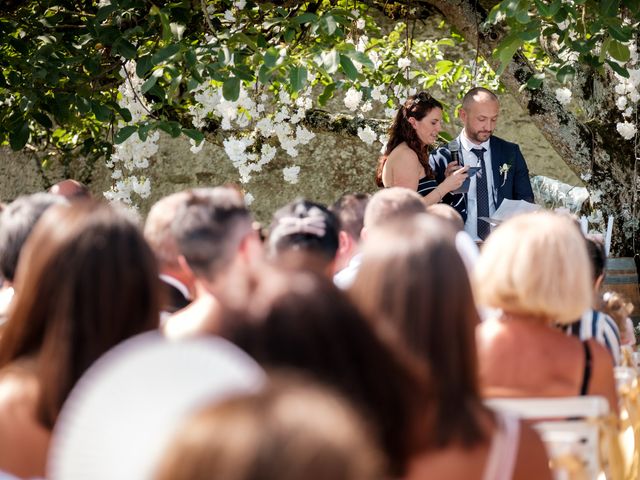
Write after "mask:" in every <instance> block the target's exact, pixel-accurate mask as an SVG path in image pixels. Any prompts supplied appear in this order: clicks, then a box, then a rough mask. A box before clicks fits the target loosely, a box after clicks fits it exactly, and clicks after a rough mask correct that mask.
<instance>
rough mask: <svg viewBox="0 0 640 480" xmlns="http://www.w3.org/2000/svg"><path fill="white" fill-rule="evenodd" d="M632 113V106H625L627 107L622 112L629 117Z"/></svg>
mask: <svg viewBox="0 0 640 480" xmlns="http://www.w3.org/2000/svg"><path fill="white" fill-rule="evenodd" d="M632 114H633V108H632V107H627V109H626V110H625V111H624V112H622V116H623V117H630V116H631V115H632Z"/></svg>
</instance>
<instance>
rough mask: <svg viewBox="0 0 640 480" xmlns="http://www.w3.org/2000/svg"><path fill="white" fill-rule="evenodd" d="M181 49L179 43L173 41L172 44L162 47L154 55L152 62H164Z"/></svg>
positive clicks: (155, 63)
mask: <svg viewBox="0 0 640 480" xmlns="http://www.w3.org/2000/svg"><path fill="white" fill-rule="evenodd" d="M179 51H180V44H179V43H172V44H171V45H167V46H166V47H164V48H161V49H160V50H158V51H157V52H156V53H154V54H153V56H152V62H153V64H154V65H157V64H159V63H162V62H164V61H165V60H168V59H169V58H171V57H173V56H174V55H175V54H176V53H178V52H179Z"/></svg>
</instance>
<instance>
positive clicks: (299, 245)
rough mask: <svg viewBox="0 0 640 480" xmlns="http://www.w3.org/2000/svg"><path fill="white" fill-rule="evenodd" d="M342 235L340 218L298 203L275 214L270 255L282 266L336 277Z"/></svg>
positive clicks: (318, 206) (304, 202)
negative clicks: (337, 256) (335, 271)
mask: <svg viewBox="0 0 640 480" xmlns="http://www.w3.org/2000/svg"><path fill="white" fill-rule="evenodd" d="M339 232H340V223H339V221H338V218H337V217H336V216H335V215H334V214H333V213H332V212H331V211H329V209H327V207H325V206H324V205H321V204H319V203H315V202H311V201H309V200H304V199H299V200H295V201H293V202H291V203H289V204H287V205H285V206H284V207H282V208H280V209H279V210H278V211H277V212H276V213H275V214H274V215H273V220H272V221H271V226H270V227H269V236H268V238H267V242H266V245H267V254H268V256H269V258H270V259H271V260H272V261H274V262H275V263H278V264H280V265H287V266H289V267H293V268H302V269H306V270H312V271H315V272H317V273H320V274H322V275H325V276H327V277H333V273H334V270H335V262H336V254H337V252H338V243H339V240H338V236H339Z"/></svg>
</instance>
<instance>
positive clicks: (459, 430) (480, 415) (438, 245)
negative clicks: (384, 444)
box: [350, 214, 551, 480]
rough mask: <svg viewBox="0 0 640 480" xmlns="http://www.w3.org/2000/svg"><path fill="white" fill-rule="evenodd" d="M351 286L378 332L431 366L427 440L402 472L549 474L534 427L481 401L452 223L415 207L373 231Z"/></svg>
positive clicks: (413, 475) (470, 306)
mask: <svg viewBox="0 0 640 480" xmlns="http://www.w3.org/2000/svg"><path fill="white" fill-rule="evenodd" d="M350 294H351V295H352V297H353V298H354V299H355V301H356V303H357V304H358V305H359V306H360V307H361V309H362V310H363V312H364V313H365V314H367V315H368V318H370V319H374V320H375V322H376V323H375V324H376V326H377V328H378V329H379V330H383V331H385V332H389V331H391V332H392V333H393V334H395V335H396V336H398V337H399V338H400V339H401V341H402V342H403V343H404V344H405V345H406V348H407V349H409V350H410V351H411V352H412V353H413V354H415V355H416V356H417V357H418V358H420V359H421V360H422V361H423V362H424V364H425V365H426V366H427V367H428V368H429V371H430V372H431V379H430V380H431V382H430V385H431V389H432V392H433V393H432V397H433V400H432V402H431V403H430V404H429V411H430V412H432V415H433V420H432V421H433V425H432V426H431V428H430V429H429V430H428V432H427V434H428V437H429V443H428V444H427V447H426V448H425V449H424V450H423V451H421V452H419V453H418V454H417V455H415V456H414V457H413V458H412V461H411V463H410V468H409V471H408V474H407V475H406V476H405V477H404V478H406V479H422V478H448V479H473V478H478V479H480V478H483V479H497V478H505V479H507V478H508V479H514V480H516V479H530V480H537V479H550V478H551V475H550V472H549V468H548V466H547V457H546V454H545V451H544V446H543V445H542V442H541V441H540V439H539V438H538V437H537V435H536V434H535V433H534V432H533V431H532V429H531V428H530V427H528V426H527V425H526V424H524V423H522V422H520V421H519V420H517V419H515V418H512V417H509V416H505V415H503V414H500V413H497V412H492V411H491V410H489V409H488V408H486V407H485V406H484V404H483V400H482V398H481V396H480V388H479V384H478V368H477V358H476V346H475V328H476V326H477V325H478V324H479V317H478V313H477V311H476V307H475V304H474V300H473V295H472V292H471V286H470V283H469V279H468V277H467V272H466V269H465V266H464V264H463V262H462V259H461V258H460V256H459V255H458V253H457V251H456V247H455V230H454V229H453V228H451V227H450V225H448V224H446V223H445V222H444V221H443V220H441V219H440V218H435V217H433V216H430V215H427V214H419V215H413V216H411V217H397V218H396V219H395V220H393V221H390V222H388V223H386V224H384V225H382V226H380V227H378V228H374V229H372V231H371V241H368V242H366V243H365V246H364V248H363V260H362V266H361V268H360V271H359V272H358V276H357V278H356V281H355V283H354V285H353V286H352V288H351V290H350Z"/></svg>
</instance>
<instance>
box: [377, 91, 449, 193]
mask: <svg viewBox="0 0 640 480" xmlns="http://www.w3.org/2000/svg"><path fill="white" fill-rule="evenodd" d="M434 108H440V109H442V104H441V103H440V102H439V101H438V100H436V99H435V98H433V97H432V96H431V95H429V94H428V93H427V92H419V93H417V94H416V95H412V96H410V97H409V98H408V99H407V101H406V102H404V105H402V106H401V107H400V109H399V110H398V113H396V116H395V118H394V119H393V123H392V124H391V127H390V128H389V141H388V142H387V148H386V150H385V152H384V154H383V155H382V156H381V157H380V158H379V160H378V169H377V170H376V184H377V185H378V186H379V187H384V185H383V183H382V169H383V167H384V164H385V162H386V161H387V157H388V156H389V154H390V153H391V152H392V151H393V149H394V148H396V147H397V146H398V145H400V144H401V143H403V142H405V143H406V144H407V145H408V146H409V148H411V150H413V151H414V152H416V155H418V161H419V162H420V165H422V168H424V173H425V175H426V177H427V178H434V174H433V171H432V169H431V166H430V165H429V145H425V144H423V143H422V142H421V141H420V139H419V138H418V135H417V133H416V130H415V128H413V126H412V125H411V123H409V118H410V117H413V118H415V119H416V120H418V121H420V120H422V119H423V118H424V117H425V116H426V115H427V114H428V113H429V112H430V111H431V110H433V109H434Z"/></svg>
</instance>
